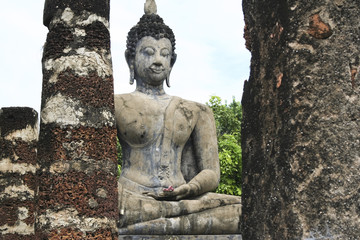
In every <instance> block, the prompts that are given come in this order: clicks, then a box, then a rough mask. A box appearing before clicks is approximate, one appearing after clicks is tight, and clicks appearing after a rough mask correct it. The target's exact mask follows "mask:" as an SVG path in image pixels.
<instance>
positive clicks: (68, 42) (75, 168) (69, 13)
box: [36, 0, 118, 239]
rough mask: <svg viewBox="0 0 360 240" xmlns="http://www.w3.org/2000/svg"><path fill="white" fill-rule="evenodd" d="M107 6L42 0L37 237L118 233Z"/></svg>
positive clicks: (87, 0)
mask: <svg viewBox="0 0 360 240" xmlns="http://www.w3.org/2000/svg"><path fill="white" fill-rule="evenodd" d="M109 10H110V7H109V0H102V1H99V0H76V1H75V0H61V1H60V0H47V1H46V2H45V9H44V25H45V26H47V27H48V29H49V33H48V35H47V40H46V43H45V46H44V54H43V60H42V64H43V92H42V103H41V123H40V137H39V149H38V163H39V165H40V171H39V173H38V180H39V193H38V217H37V225H36V234H37V237H38V238H40V239H117V227H116V222H117V218H118V212H117V211H118V210H117V199H118V196H117V162H116V127H115V121H114V100H113V76H112V63H111V55H110V34H109Z"/></svg>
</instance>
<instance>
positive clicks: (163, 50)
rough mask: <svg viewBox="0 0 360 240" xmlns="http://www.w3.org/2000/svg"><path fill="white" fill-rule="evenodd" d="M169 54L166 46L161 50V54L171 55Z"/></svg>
mask: <svg viewBox="0 0 360 240" xmlns="http://www.w3.org/2000/svg"><path fill="white" fill-rule="evenodd" d="M169 55H170V51H169V49H167V48H164V49H162V50H161V56H163V57H167V56H169Z"/></svg>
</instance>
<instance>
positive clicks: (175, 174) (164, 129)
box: [115, 92, 198, 193]
mask: <svg viewBox="0 0 360 240" xmlns="http://www.w3.org/2000/svg"><path fill="white" fill-rule="evenodd" d="M115 107H116V123H117V128H118V136H119V139H120V141H121V143H122V147H123V150H124V151H123V153H124V154H123V171H122V174H121V177H120V183H121V182H122V181H123V182H124V183H125V182H126V186H129V187H130V188H132V190H134V191H136V192H141V191H153V192H155V193H159V192H161V191H162V189H163V188H164V187H168V186H170V185H171V186H174V187H177V186H180V185H182V184H184V183H185V180H184V177H183V175H182V172H181V154H182V150H183V148H184V145H185V143H186V142H187V140H188V139H189V137H190V135H191V132H192V130H193V129H194V126H195V123H196V118H197V112H198V111H197V109H198V107H197V105H196V104H194V103H193V102H190V101H186V100H182V99H180V98H177V97H170V96H168V95H163V96H161V97H157V98H154V97H149V96H147V95H146V94H142V93H139V92H134V93H130V94H122V95H116V96H115ZM131 186H132V187H131ZM134 188H135V189H134ZM148 188H149V189H148Z"/></svg>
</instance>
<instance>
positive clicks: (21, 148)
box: [0, 107, 38, 240]
mask: <svg viewBox="0 0 360 240" xmlns="http://www.w3.org/2000/svg"><path fill="white" fill-rule="evenodd" d="M37 139H38V114H37V112H36V111H35V110H33V109H31V108H20V107H17V108H2V109H1V110H0V239H4V240H10V239H14V240H21V239H31V238H33V237H34V233H35V231H34V222H35V215H34V213H35V198H34V195H35V191H36V184H35V174H36V169H37V167H38V166H37V164H36V144H37Z"/></svg>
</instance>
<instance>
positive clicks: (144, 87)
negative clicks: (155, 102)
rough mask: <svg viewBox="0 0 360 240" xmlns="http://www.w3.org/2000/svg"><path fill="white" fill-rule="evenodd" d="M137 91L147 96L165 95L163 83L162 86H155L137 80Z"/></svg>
mask: <svg viewBox="0 0 360 240" xmlns="http://www.w3.org/2000/svg"><path fill="white" fill-rule="evenodd" d="M135 91H138V92H142V93H145V94H147V95H155V96H161V95H164V94H165V91H164V87H163V83H161V84H160V85H157V86H154V85H150V84H147V83H144V82H143V81H141V80H140V81H139V80H136V89H135Z"/></svg>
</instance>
